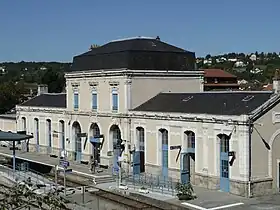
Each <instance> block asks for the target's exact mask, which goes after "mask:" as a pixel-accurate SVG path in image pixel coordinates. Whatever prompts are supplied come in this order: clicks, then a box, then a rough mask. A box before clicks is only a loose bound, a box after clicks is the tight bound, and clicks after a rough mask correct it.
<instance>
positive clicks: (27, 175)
mask: <svg viewBox="0 0 280 210" xmlns="http://www.w3.org/2000/svg"><path fill="white" fill-rule="evenodd" d="M16 169H17V170H16V171H13V170H12V169H11V168H9V167H8V166H4V165H0V171H1V173H2V175H3V176H2V177H4V175H6V178H7V179H9V180H10V181H12V182H25V183H27V182H30V184H32V185H36V186H48V187H49V188H52V187H54V186H55V184H54V183H53V182H52V180H50V179H48V178H46V177H44V176H45V175H44V174H40V173H39V172H36V171H33V170H31V169H28V168H24V167H22V165H17V167H16ZM44 190H46V188H44Z"/></svg>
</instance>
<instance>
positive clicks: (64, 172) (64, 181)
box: [63, 167, 66, 197]
mask: <svg viewBox="0 0 280 210" xmlns="http://www.w3.org/2000/svg"><path fill="white" fill-rule="evenodd" d="M63 185H64V196H65V197H66V171H65V167H63Z"/></svg>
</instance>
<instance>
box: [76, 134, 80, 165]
mask: <svg viewBox="0 0 280 210" xmlns="http://www.w3.org/2000/svg"><path fill="white" fill-rule="evenodd" d="M81 141H82V139H81V137H78V136H77V134H76V142H75V143H76V145H75V149H76V151H75V152H76V161H78V162H80V161H81V159H82V142H81Z"/></svg>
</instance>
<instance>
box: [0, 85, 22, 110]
mask: <svg viewBox="0 0 280 210" xmlns="http://www.w3.org/2000/svg"><path fill="white" fill-rule="evenodd" d="M23 91H24V84H23V83H22V82H19V83H15V82H12V81H10V82H5V83H2V84H0V114H3V113H5V112H7V111H9V110H11V109H12V108H14V107H15V105H16V104H19V103H21V102H22V101H23V99H24V98H23V97H24V96H23Z"/></svg>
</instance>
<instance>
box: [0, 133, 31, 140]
mask: <svg viewBox="0 0 280 210" xmlns="http://www.w3.org/2000/svg"><path fill="white" fill-rule="evenodd" d="M31 138H33V136H30V135H25V134H19V133H13V132H5V131H0V141H20V140H25V139H31Z"/></svg>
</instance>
